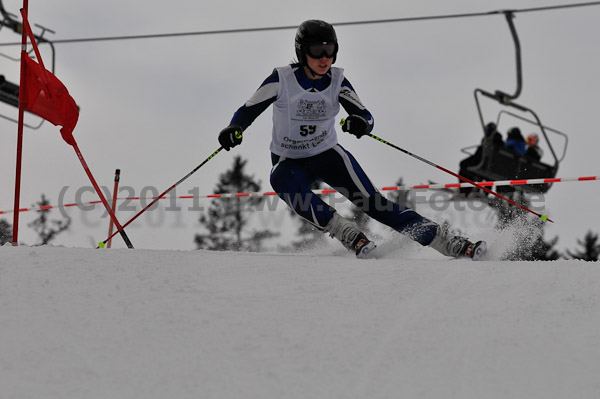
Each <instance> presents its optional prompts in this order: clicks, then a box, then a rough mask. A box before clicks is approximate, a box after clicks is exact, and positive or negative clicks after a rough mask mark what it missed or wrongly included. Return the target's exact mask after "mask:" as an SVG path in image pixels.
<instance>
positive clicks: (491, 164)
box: [459, 11, 568, 193]
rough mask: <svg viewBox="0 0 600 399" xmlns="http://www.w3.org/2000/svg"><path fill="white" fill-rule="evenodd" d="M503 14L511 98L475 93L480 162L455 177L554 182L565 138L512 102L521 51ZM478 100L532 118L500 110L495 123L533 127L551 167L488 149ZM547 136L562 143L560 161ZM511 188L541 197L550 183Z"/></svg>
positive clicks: (509, 18) (500, 148)
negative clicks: (513, 71)
mask: <svg viewBox="0 0 600 399" xmlns="http://www.w3.org/2000/svg"><path fill="white" fill-rule="evenodd" d="M504 14H505V17H506V20H507V22H508V25H509V28H510V31H511V34H512V37H513V41H514V44H515V49H516V64H517V89H516V92H515V94H513V95H509V94H507V93H504V92H502V91H499V90H497V91H496V92H495V93H490V92H488V91H485V90H483V89H479V88H478V89H475V91H474V96H475V103H476V105H477V111H478V113H479V119H480V121H481V126H482V129H483V132H484V140H483V142H482V148H481V160H480V161H479V162H478V163H477V164H475V165H469V166H465V167H464V168H461V170H460V171H459V174H460V175H463V176H465V177H469V178H471V179H472V180H475V181H486V180H488V181H491V180H524V179H534V178H554V177H555V176H556V173H557V171H558V167H559V164H560V162H561V161H562V160H563V159H564V156H565V154H566V149H567V143H568V137H567V135H566V134H565V133H562V132H559V131H558V130H556V129H552V128H549V127H547V126H545V125H543V124H542V122H541V120H540V118H539V117H538V115H537V114H536V113H535V112H534V111H533V110H532V109H531V108H528V107H525V106H523V105H520V104H517V103H515V102H514V100H515V99H516V98H517V97H518V96H519V94H520V93H521V88H522V71H521V47H520V43H519V38H518V36H517V32H516V29H515V26H514V24H513V18H514V15H513V13H512V12H511V11H505V12H504ZM480 97H486V98H488V99H491V100H493V101H495V102H498V103H499V104H500V105H502V106H503V107H506V108H514V109H516V110H518V111H519V112H520V113H522V114H530V115H532V116H533V118H534V120H530V119H527V118H525V117H523V116H519V115H517V114H514V113H511V112H509V111H507V110H504V109H503V110H501V111H500V112H499V113H498V116H497V117H496V120H495V123H496V125H497V126H499V123H500V120H501V118H502V117H503V116H511V117H514V118H517V119H520V120H521V121H525V122H527V123H529V124H531V125H533V126H535V127H536V128H537V129H539V131H540V132H541V136H542V137H543V138H544V140H545V143H546V144H547V146H548V148H549V149H550V153H551V155H552V157H553V163H550V164H548V163H544V162H541V161H537V160H534V159H531V158H529V157H526V156H523V155H520V154H517V153H515V152H513V151H512V150H510V149H508V148H505V147H504V146H494V145H492V143H489V142H487V140H486V139H485V125H486V119H484V117H483V112H482V109H481V103H480ZM547 132H552V133H554V134H558V135H560V136H561V137H562V138H563V139H564V145H563V152H562V156H561V157H560V158H558V157H557V155H556V152H555V151H554V147H553V146H552V143H551V141H550V139H549V138H548V134H547ZM473 147H475V146H469V147H465V148H463V149H462V151H463V152H465V153H467V154H469V155H471V154H470V152H468V151H469V150H470V149H472V148H473ZM514 187H516V189H518V190H521V191H524V192H534V193H545V192H547V191H548V190H549V189H550V187H551V183H544V184H532V185H519V186H514ZM514 189H515V188H513V187H511V188H510V189H509V190H514Z"/></svg>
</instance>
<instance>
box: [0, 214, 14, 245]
mask: <svg viewBox="0 0 600 399" xmlns="http://www.w3.org/2000/svg"><path fill="white" fill-rule="evenodd" d="M11 241H12V226H11V225H10V223H8V222H7V221H6V220H4V219H0V245H4V244H6V243H7V242H11Z"/></svg>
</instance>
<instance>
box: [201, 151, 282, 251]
mask: <svg viewBox="0 0 600 399" xmlns="http://www.w3.org/2000/svg"><path fill="white" fill-rule="evenodd" d="M247 162H248V161H246V160H243V159H242V158H241V157H240V156H239V155H238V156H236V157H235V158H234V160H233V165H232V167H231V169H229V170H227V171H225V172H224V173H222V174H221V175H220V176H219V181H218V183H217V185H216V187H215V192H217V193H245V192H251V191H260V183H259V182H257V181H256V180H255V179H254V177H253V176H250V175H248V174H246V172H245V167H246V164H247ZM263 201H264V197H236V198H215V199H213V200H212V201H211V203H210V206H209V208H208V211H207V212H206V213H205V214H203V215H201V216H200V223H201V224H202V225H203V226H204V227H205V228H206V230H208V233H206V234H196V236H195V238H194V241H195V243H196V247H197V248H198V249H208V250H214V251H250V252H258V251H261V250H262V245H263V241H264V240H266V239H268V238H271V237H275V236H277V235H278V234H276V233H273V232H271V231H269V230H251V231H249V227H248V222H249V219H250V214H251V213H252V210H253V209H252V208H253V207H256V206H258V205H259V204H261V203H262V202H263Z"/></svg>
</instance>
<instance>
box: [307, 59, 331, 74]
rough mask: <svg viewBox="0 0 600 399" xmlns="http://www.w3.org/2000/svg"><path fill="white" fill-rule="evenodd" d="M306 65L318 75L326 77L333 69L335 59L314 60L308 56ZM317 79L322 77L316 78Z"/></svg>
mask: <svg viewBox="0 0 600 399" xmlns="http://www.w3.org/2000/svg"><path fill="white" fill-rule="evenodd" d="M306 63H307V64H308V66H309V68H310V69H312V70H313V71H315V72H316V73H318V74H319V75H325V74H326V73H327V71H329V69H330V68H331V64H332V63H333V58H327V57H325V56H323V57H321V58H312V57H311V56H310V55H308V54H307V55H306ZM308 76H309V77H312V74H308ZM316 78H317V79H319V78H320V76H317V77H316Z"/></svg>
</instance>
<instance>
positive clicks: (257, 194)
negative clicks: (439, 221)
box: [0, 176, 600, 215]
mask: <svg viewBox="0 0 600 399" xmlns="http://www.w3.org/2000/svg"><path fill="white" fill-rule="evenodd" d="M594 180H600V176H586V177H555V178H540V179H520V180H496V181H484V182H477V184H480V185H482V186H484V187H489V186H518V185H524V184H548V183H563V182H574V181H594ZM462 187H472V185H471V184H470V183H446V184H417V185H414V186H387V187H381V188H380V189H379V190H380V191H404V190H437V189H447V188H462ZM313 192H314V193H315V194H335V193H337V190H334V189H332V188H329V189H323V190H313ZM275 195H277V193H276V192H274V191H265V192H248V193H222V194H208V195H200V196H194V195H182V196H178V197H176V199H194V198H241V197H268V196H275ZM155 198H156V197H119V198H117V200H120V201H126V200H129V201H133V200H142V199H155ZM160 199H172V198H171V197H166V196H163V197H161V198H160ZM100 203H102V201H100V200H97V201H90V202H85V203H69V204H64V205H46V206H40V207H31V208H21V209H19V212H30V211H43V210H46V209H54V208H69V207H73V206H79V205H95V204H100ZM13 212H14V210H12V209H11V210H6V211H0V215H5V214H9V213H13Z"/></svg>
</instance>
